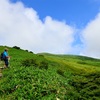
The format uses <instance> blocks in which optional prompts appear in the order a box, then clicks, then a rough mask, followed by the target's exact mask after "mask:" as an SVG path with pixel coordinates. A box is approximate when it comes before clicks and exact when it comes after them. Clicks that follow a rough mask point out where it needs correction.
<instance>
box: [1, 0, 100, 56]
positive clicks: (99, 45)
mask: <svg viewBox="0 0 100 100" xmlns="http://www.w3.org/2000/svg"><path fill="white" fill-rule="evenodd" d="M99 26H100V13H99V14H98V15H97V16H96V17H95V19H93V20H91V21H90V22H89V23H88V24H87V25H86V26H85V28H84V29H78V30H79V31H76V30H77V29H76V28H74V27H72V26H70V25H68V24H66V22H63V21H58V20H55V19H53V18H52V17H50V16H46V17H45V18H44V20H43V21H42V20H41V19H40V18H39V15H38V13H37V12H36V11H35V10H34V9H33V8H28V7H25V6H24V4H23V3H22V2H16V3H12V2H11V1H10V0H0V45H7V46H19V47H21V48H22V49H27V50H30V51H33V52H34V53H40V52H48V53H58V54H68V53H72V54H81V55H86V56H91V57H96V58H100V39H99V38H100V28H99ZM76 37H77V38H76Z"/></svg>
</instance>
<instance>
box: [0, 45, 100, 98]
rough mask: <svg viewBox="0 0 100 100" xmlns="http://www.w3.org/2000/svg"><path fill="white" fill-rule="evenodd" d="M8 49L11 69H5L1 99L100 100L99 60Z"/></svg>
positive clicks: (0, 83)
mask: <svg viewBox="0 0 100 100" xmlns="http://www.w3.org/2000/svg"><path fill="white" fill-rule="evenodd" d="M4 48H5V47H4V46H1V47H0V52H2V51H3V50H4ZM8 48H9V55H10V56H11V60H10V69H4V70H2V73H3V77H2V78H1V79H0V100H57V99H59V100H99V98H100V96H99V94H100V85H99V84H100V60H99V59H94V58H89V57H84V56H75V55H54V54H47V53H41V54H33V53H32V52H28V51H27V50H21V49H20V48H10V47H8Z"/></svg>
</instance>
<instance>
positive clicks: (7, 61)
mask: <svg viewBox="0 0 100 100" xmlns="http://www.w3.org/2000/svg"><path fill="white" fill-rule="evenodd" d="M9 59H10V56H9V55H8V49H7V48H5V50H4V52H3V60H4V63H5V65H4V68H8V65H9Z"/></svg>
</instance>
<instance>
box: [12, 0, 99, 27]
mask: <svg viewBox="0 0 100 100" xmlns="http://www.w3.org/2000/svg"><path fill="white" fill-rule="evenodd" d="M12 1H13V2H16V1H21V2H23V3H24V4H25V6H27V7H32V8H33V9H34V10H36V11H37V13H38V15H39V17H40V19H41V20H43V19H44V18H45V17H46V16H51V17H52V18H53V19H56V20H60V21H63V20H64V21H66V23H68V24H75V25H76V26H78V27H84V25H86V24H87V23H88V22H89V21H90V20H92V19H94V18H95V16H96V14H97V13H98V12H99V11H100V0H77V1H75V0H12Z"/></svg>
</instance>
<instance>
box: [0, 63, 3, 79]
mask: <svg viewBox="0 0 100 100" xmlns="http://www.w3.org/2000/svg"><path fill="white" fill-rule="evenodd" d="M2 69H3V62H2V61H0V78H1V77H2V76H3V75H2Z"/></svg>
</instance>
